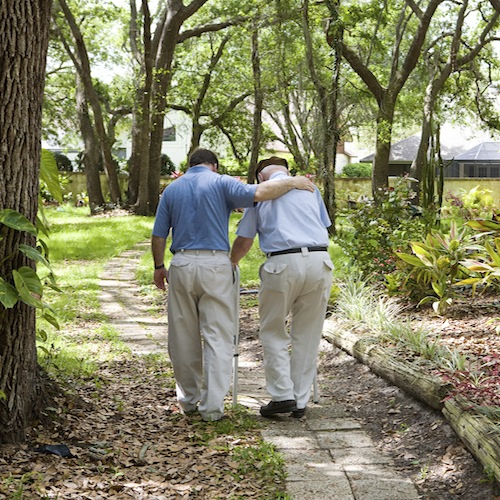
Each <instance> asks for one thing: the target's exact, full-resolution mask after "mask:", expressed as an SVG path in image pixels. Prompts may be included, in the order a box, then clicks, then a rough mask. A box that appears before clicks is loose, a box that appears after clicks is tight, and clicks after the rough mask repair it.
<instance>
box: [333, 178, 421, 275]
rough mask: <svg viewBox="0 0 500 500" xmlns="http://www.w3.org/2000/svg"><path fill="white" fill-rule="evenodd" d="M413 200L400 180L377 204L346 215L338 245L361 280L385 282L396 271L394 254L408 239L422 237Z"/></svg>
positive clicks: (367, 205)
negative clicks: (344, 228)
mask: <svg viewBox="0 0 500 500" xmlns="http://www.w3.org/2000/svg"><path fill="white" fill-rule="evenodd" d="M413 197H414V193H413V192H412V191H411V190H410V189H409V188H408V186H407V182H406V179H401V180H400V181H398V182H397V183H396V185H395V187H394V188H388V189H386V190H385V191H384V192H383V193H381V194H380V196H379V198H380V203H379V204H378V205H376V204H375V203H374V202H373V201H370V200H368V201H367V202H366V203H358V204H357V206H356V207H355V208H353V209H352V210H349V211H347V212H346V215H345V219H346V222H347V225H348V230H347V231H342V232H339V235H338V236H337V239H338V240H340V241H338V243H339V245H340V246H341V247H342V248H343V250H344V252H345V253H346V255H347V257H348V258H349V259H350V261H351V263H352V264H353V265H355V266H357V268H358V269H359V270H360V271H361V273H362V276H363V278H364V279H368V280H369V281H383V280H385V275H386V274H387V273H390V272H392V271H394V270H395V268H396V256H395V253H394V252H395V251H405V250H406V249H409V246H408V241H409V240H412V239H415V238H419V237H421V235H423V234H425V232H426V224H425V221H424V218H423V217H417V216H416V215H417V212H416V210H415V207H413V206H412V205H411V200H412V199H413Z"/></svg>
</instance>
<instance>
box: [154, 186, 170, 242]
mask: <svg viewBox="0 0 500 500" xmlns="http://www.w3.org/2000/svg"><path fill="white" fill-rule="evenodd" d="M170 227H171V223H170V216H169V210H168V204H167V197H166V190H165V191H164V192H163V195H162V197H161V198H160V203H159V204H158V208H157V209H156V217H155V222H154V225H153V236H158V237H160V238H165V239H166V238H167V237H168V234H169V232H170Z"/></svg>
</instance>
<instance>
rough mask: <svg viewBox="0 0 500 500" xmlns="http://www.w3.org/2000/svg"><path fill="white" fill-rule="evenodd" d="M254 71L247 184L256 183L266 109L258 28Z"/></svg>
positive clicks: (253, 53)
mask: <svg viewBox="0 0 500 500" xmlns="http://www.w3.org/2000/svg"><path fill="white" fill-rule="evenodd" d="M252 71H253V84H254V109H253V129H252V143H251V144H252V149H251V151H250V165H249V166H248V177H247V182H248V183H249V184H253V183H254V182H255V168H256V167H257V162H258V161H259V154H260V147H261V142H262V110H263V108H264V94H263V92H262V82H261V69H260V53H259V31H258V29H257V26H255V27H254V29H253V31H252Z"/></svg>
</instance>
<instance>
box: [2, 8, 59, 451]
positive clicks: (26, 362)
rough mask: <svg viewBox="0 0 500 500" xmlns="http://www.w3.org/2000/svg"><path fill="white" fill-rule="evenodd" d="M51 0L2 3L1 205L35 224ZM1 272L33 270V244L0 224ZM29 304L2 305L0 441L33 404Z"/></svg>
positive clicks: (12, 435)
mask: <svg viewBox="0 0 500 500" xmlns="http://www.w3.org/2000/svg"><path fill="white" fill-rule="evenodd" d="M51 3H52V2H51V1H50V0H16V1H15V2H11V1H10V2H6V1H5V2H1V3H0V95H1V96H2V99H0V145H1V147H0V209H5V208H9V209H13V210H17V211H18V212H20V213H22V214H23V215H25V216H26V217H27V218H28V219H29V220H30V221H31V222H33V223H35V220H36V214H37V208H38V192H39V186H38V179H39V172H40V157H41V145H40V140H41V134H42V100H43V86H44V81H45V60H46V55H47V45H48V34H49V25H50V8H51ZM0 235H1V237H2V239H1V240H0V255H1V256H2V260H1V261H0V276H2V278H4V279H6V280H8V281H11V278H10V277H11V276H12V270H13V269H17V268H19V267H21V266H31V267H34V263H33V261H31V260H28V259H27V258H26V257H25V256H24V254H22V253H21V252H19V251H18V248H19V245H20V244H21V243H23V244H27V245H30V246H34V245H35V238H34V237H32V236H29V235H28V234H27V233H25V232H19V231H15V230H13V229H9V228H7V227H6V226H0ZM35 332H36V325H35V309H34V308H33V307H30V306H28V305H26V304H25V303H23V302H18V303H17V304H16V305H15V306H14V307H13V308H11V309H4V308H3V306H1V305H0V394H2V393H3V394H4V395H5V398H3V397H2V398H0V443H7V442H16V441H22V440H24V438H25V430H26V426H27V425H28V424H29V423H30V420H31V417H32V416H33V415H34V413H35V412H36V411H37V410H38V408H39V403H40V402H41V401H40V391H39V389H40V378H39V376H38V367H37V357H36V345H35Z"/></svg>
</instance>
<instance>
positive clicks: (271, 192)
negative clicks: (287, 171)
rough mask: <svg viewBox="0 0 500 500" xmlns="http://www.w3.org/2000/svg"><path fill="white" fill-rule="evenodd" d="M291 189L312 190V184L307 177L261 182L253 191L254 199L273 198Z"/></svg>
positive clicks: (264, 199)
mask: <svg viewBox="0 0 500 500" xmlns="http://www.w3.org/2000/svg"><path fill="white" fill-rule="evenodd" d="M292 189H304V190H306V191H311V193H312V192H313V191H314V189H315V187H314V184H313V183H312V182H311V181H310V179H308V178H307V177H302V176H297V177H287V178H286V179H283V180H281V179H280V180H279V181H272V182H268V181H267V182H262V183H261V184H259V185H258V186H257V190H256V191H255V195H254V201H255V202H258V201H266V200H274V199H275V198H279V197H280V196H283V195H284V194H286V193H288V191H291V190H292Z"/></svg>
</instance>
